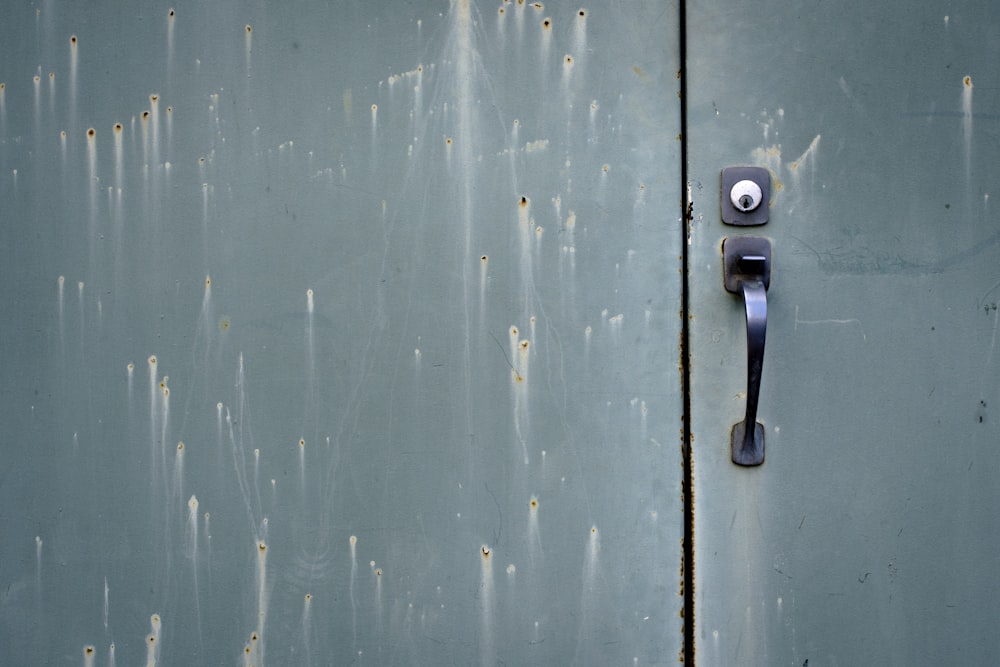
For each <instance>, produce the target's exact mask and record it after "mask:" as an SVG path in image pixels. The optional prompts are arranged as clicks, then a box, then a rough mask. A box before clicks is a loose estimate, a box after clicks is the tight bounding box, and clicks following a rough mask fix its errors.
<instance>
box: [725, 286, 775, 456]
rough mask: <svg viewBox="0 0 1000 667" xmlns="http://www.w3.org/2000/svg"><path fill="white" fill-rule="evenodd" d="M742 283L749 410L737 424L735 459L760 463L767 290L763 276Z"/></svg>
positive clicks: (762, 433) (734, 436)
mask: <svg viewBox="0 0 1000 667" xmlns="http://www.w3.org/2000/svg"><path fill="white" fill-rule="evenodd" d="M742 286H743V301H744V303H745V304H746V310H747V413H746V417H745V418H744V419H743V421H741V422H740V423H738V424H736V425H735V426H733V463H736V464H739V465H742V466H756V465H760V464H761V463H763V462H764V427H763V426H762V425H761V424H758V423H757V405H758V403H759V402H760V376H761V370H762V369H763V367H764V339H765V337H766V335H767V290H765V289H764V283H763V282H761V281H760V280H744V281H742Z"/></svg>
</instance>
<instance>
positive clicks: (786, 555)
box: [687, 0, 1000, 667]
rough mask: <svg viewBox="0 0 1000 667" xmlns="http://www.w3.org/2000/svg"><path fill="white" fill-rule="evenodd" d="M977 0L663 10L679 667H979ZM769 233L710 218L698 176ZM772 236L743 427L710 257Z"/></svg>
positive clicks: (983, 517) (986, 553)
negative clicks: (764, 183) (674, 349)
mask: <svg viewBox="0 0 1000 667" xmlns="http://www.w3.org/2000/svg"><path fill="white" fill-rule="evenodd" d="M998 30H1000V17H998V15H997V12H996V7H995V5H993V4H991V3H988V2H958V3H947V4H935V3H902V2H891V3H870V2H869V3H866V2H846V3H845V2H841V3H818V2H817V3H788V2H776V1H768V2H761V3H752V4H750V3H731V2H723V1H715V0H699V1H698V2H690V3H688V5H687V31H688V39H687V81H688V84H687V105H688V106H687V119H688V126H687V137H688V143H687V155H688V156H689V160H688V163H687V169H688V175H689V181H690V185H691V190H690V192H691V202H692V204H693V209H692V214H693V215H692V219H691V221H690V238H691V244H690V250H689V252H690V262H689V271H688V280H689V281H690V304H691V305H690V310H691V312H690V316H691V319H690V340H691V349H690V367H691V418H692V434H691V435H692V439H693V443H692V447H693V474H694V477H693V484H694V501H695V513H694V529H695V530H694V532H695V535H694V549H695V559H694V560H695V570H694V578H695V587H694V588H695V600H694V605H695V628H694V635H695V643H696V646H697V658H698V664H704V665H735V664H741V665H796V666H799V665H809V666H810V667H814V666H816V665H861V664H880V665H886V664H892V665H938V664H956V663H961V664H989V663H991V662H994V661H995V659H996V658H995V655H996V652H997V638H996V633H995V631H994V630H993V625H994V620H995V619H996V618H997V617H998V616H1000V602H998V600H1000V597H998V596H997V595H996V588H997V578H996V562H997V560H996V553H997V548H998V541H997V540H998V538H997V535H998V534H1000V532H998V528H1000V526H998V519H997V512H996V508H997V506H998V503H1000V485H998V484H997V482H996V473H997V467H996V455H995V450H996V446H997V431H998V428H997V427H998V425H1000V422H998V419H1000V416H998V412H997V410H996V407H997V402H998V401H1000V382H998V379H997V378H998V363H1000V360H998V358H997V354H996V350H995V343H996V334H997V325H998V310H997V302H998V285H1000V282H998V281H1000V269H998V267H1000V245H998V241H1000V233H998V222H1000V221H998V217H997V211H996V204H995V202H994V201H991V194H992V195H994V198H995V190H994V189H995V188H996V186H997V183H998V178H1000V171H998V164H1000V163H998V161H997V156H998V154H1000V153H998V149H1000V143H998V142H1000V135H998V125H997V120H998V115H997V105H998V99H997V91H998V88H997V83H996V79H997V67H996V64H997V62H998V61H1000V52H998V51H1000V40H998ZM730 165H757V166H763V167H766V168H767V169H768V170H769V171H770V180H771V185H772V198H771V201H770V202H769V204H770V220H769V222H767V223H766V225H764V226H761V227H732V226H727V225H723V224H722V222H721V220H720V210H721V209H720V202H719V199H720V192H719V189H720V180H719V179H720V170H721V169H722V168H724V167H727V166H730ZM744 235H752V236H760V237H764V238H767V239H769V240H770V242H771V244H772V253H773V254H772V274H771V283H770V288H769V289H768V291H767V302H768V312H767V334H766V351H765V354H764V364H763V379H762V386H761V398H760V412H759V421H760V422H761V423H762V424H763V426H764V431H765V462H764V464H763V465H762V466H760V467H749V468H745V467H740V466H736V465H734V464H733V463H732V462H731V460H730V431H731V429H732V427H733V425H734V424H736V423H737V422H739V421H741V420H742V419H743V418H744V400H745V392H746V390H747V358H746V352H745V349H746V333H745V329H744V317H745V315H744V306H743V300H742V297H741V296H738V295H734V294H730V293H728V292H726V291H725V289H724V288H723V286H722V255H721V249H720V246H721V242H722V239H723V238H725V237H736V236H744Z"/></svg>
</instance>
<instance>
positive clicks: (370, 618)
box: [0, 0, 813, 665]
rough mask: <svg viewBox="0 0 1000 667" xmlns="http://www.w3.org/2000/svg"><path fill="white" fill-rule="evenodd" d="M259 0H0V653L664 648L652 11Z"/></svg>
mask: <svg viewBox="0 0 1000 667" xmlns="http://www.w3.org/2000/svg"><path fill="white" fill-rule="evenodd" d="M293 5H294V6H291V7H290V6H287V5H282V6H280V7H278V6H277V5H275V7H274V8H268V7H264V6H263V5H262V4H256V3H255V5H254V6H253V7H250V8H247V7H244V6H242V3H229V2H210V3H201V2H182V1H178V2H176V3H173V4H166V3H159V2H140V3H128V5H127V6H125V5H122V4H121V3H96V4H94V3H88V5H87V6H86V7H82V6H80V7H77V6H75V5H73V4H71V3H58V2H50V1H45V2H41V3H36V4H23V3H22V5H21V6H20V7H17V8H13V7H12V8H10V9H8V10H6V16H5V18H4V20H3V21H2V22H0V23H2V26H0V200H2V201H3V202H4V214H3V224H2V226H0V249H2V250H0V252H2V253H3V256H2V261H0V277H2V283H3V285H4V289H3V290H0V300H2V301H0V308H2V311H3V313H4V317H3V319H2V322H0V334H2V335H0V340H2V341H3V345H2V352H0V354H2V355H3V356H2V362H0V369H2V370H0V380H2V381H0V392H2V406H3V408H2V410H3V419H2V420H0V421H2V443H0V447H2V453H3V459H4V464H3V473H2V475H0V506H2V507H3V510H2V512H0V531H2V534H3V540H2V541H0V584H2V586H0V656H2V659H0V662H3V663H4V664H80V663H83V664H86V665H92V664H93V665H114V664H154V663H155V664H158V665H159V664H167V665H171V664H173V665H190V664H246V665H250V664H253V665H264V664H275V665H290V664H296V665H326V664H393V663H397V664H476V663H480V664H488V665H493V664H531V663H533V664H568V663H578V664H601V665H605V664H651V663H666V662H675V661H676V659H677V655H678V652H679V650H680V646H681V641H682V623H683V620H682V619H681V618H680V616H679V611H680V609H681V606H682V599H681V597H680V596H679V588H680V583H679V580H680V573H679V568H680V550H681V536H682V518H681V517H682V512H681V497H680V496H681V492H680V479H681V465H680V454H679V428H680V425H681V422H680V410H681V397H680V391H679V381H678V374H677V341H678V338H679V326H680V324H679V318H678V311H679V307H680V306H679V293H680V281H679V273H678V270H679V259H678V257H679V255H680V248H679V245H680V241H681V238H682V237H681V234H680V229H679V227H678V225H679V221H678V220H677V215H676V211H677V210H678V209H677V202H678V201H679V200H680V191H679V190H680V188H679V186H678V183H679V145H678V142H677V135H678V133H679V124H678V117H679V114H678V113H677V105H676V90H677V85H678V84H677V80H676V78H675V72H676V70H677V56H676V39H675V38H674V36H675V35H676V34H677V30H678V27H677V25H676V23H675V18H674V17H675V16H676V9H675V8H673V7H667V8H664V7H663V6H662V3H655V2H648V3H642V4H641V5H629V8H628V11H627V12H626V11H624V10H623V8H621V7H611V6H605V5H604V3H597V5H596V6H584V7H583V8H581V6H580V5H578V4H569V3H563V2H559V3H556V2H546V3H545V5H544V6H542V5H541V4H537V6H536V5H533V4H531V3H521V2H513V3H510V2H505V3H501V2H499V1H497V2H489V3H469V4H466V3H464V2H457V1H456V2H453V3H451V4H449V3H448V2H447V1H444V0H443V1H440V2H430V1H428V2H421V3H404V2H397V3H356V2H350V3H333V4H327V3H318V2H317V3H311V2H297V3H293ZM808 316H809V317H813V314H812V313H811V312H810V313H809V314H808ZM803 317H806V314H805V313H804V314H803ZM143 661H145V662H143Z"/></svg>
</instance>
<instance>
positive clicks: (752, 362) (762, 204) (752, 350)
mask: <svg viewBox="0 0 1000 667" xmlns="http://www.w3.org/2000/svg"><path fill="white" fill-rule="evenodd" d="M769 185H770V174H769V173H768V172H767V170H766V169H762V168H760V167H729V168H727V169H724V170H723V172H722V197H721V199H722V202H721V205H722V220H723V222H725V223H726V224H729V225H737V226H749V225H762V224H764V223H766V222H767V213H768V197H769V190H770V188H769ZM722 255H723V276H724V282H725V287H726V290H727V291H728V292H732V293H733V294H739V295H742V297H743V304H744V306H745V308H746V325H747V390H746V415H745V417H744V418H743V421H741V422H738V423H737V424H735V425H734V426H733V429H732V445H731V446H732V458H733V463H735V464H737V465H741V466H757V465H760V464H762V463H763V462H764V426H763V425H762V424H760V423H759V422H758V421H757V406H758V404H759V402H760V379H761V371H762V369H763V366H764V340H765V338H766V334H767V288H768V287H769V286H770V284H771V242H770V241H769V240H768V239H766V238H763V237H759V236H731V237H729V238H726V239H725V240H724V241H723V243H722Z"/></svg>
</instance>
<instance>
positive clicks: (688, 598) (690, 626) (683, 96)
mask: <svg viewBox="0 0 1000 667" xmlns="http://www.w3.org/2000/svg"><path fill="white" fill-rule="evenodd" d="M677 17H678V51H679V61H680V62H679V67H680V71H679V79H680V89H679V102H680V122H681V169H680V171H681V183H680V187H681V197H680V207H681V215H680V220H681V224H680V233H681V345H680V352H681V378H682V379H681V395H682V397H683V399H682V400H683V412H682V414H681V420H682V423H683V429H682V436H681V437H682V442H681V452H682V456H683V467H684V478H683V481H682V489H683V494H684V548H683V550H682V554H681V557H682V558H683V561H682V562H683V593H684V595H683V605H684V606H683V611H684V654H683V657H684V664H686V665H694V664H695V642H694V636H695V617H694V614H695V609H694V567H695V562H694V475H693V472H694V471H693V469H692V468H693V465H694V457H693V453H692V451H691V450H692V435H691V354H690V329H689V327H688V323H689V321H690V317H691V311H690V302H689V295H690V291H689V289H688V260H689V257H688V239H689V238H690V234H691V230H690V224H691V210H692V207H693V202H692V201H691V194H690V190H689V188H688V123H687V119H688V116H687V7H686V3H685V0H678V6H677Z"/></svg>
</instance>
